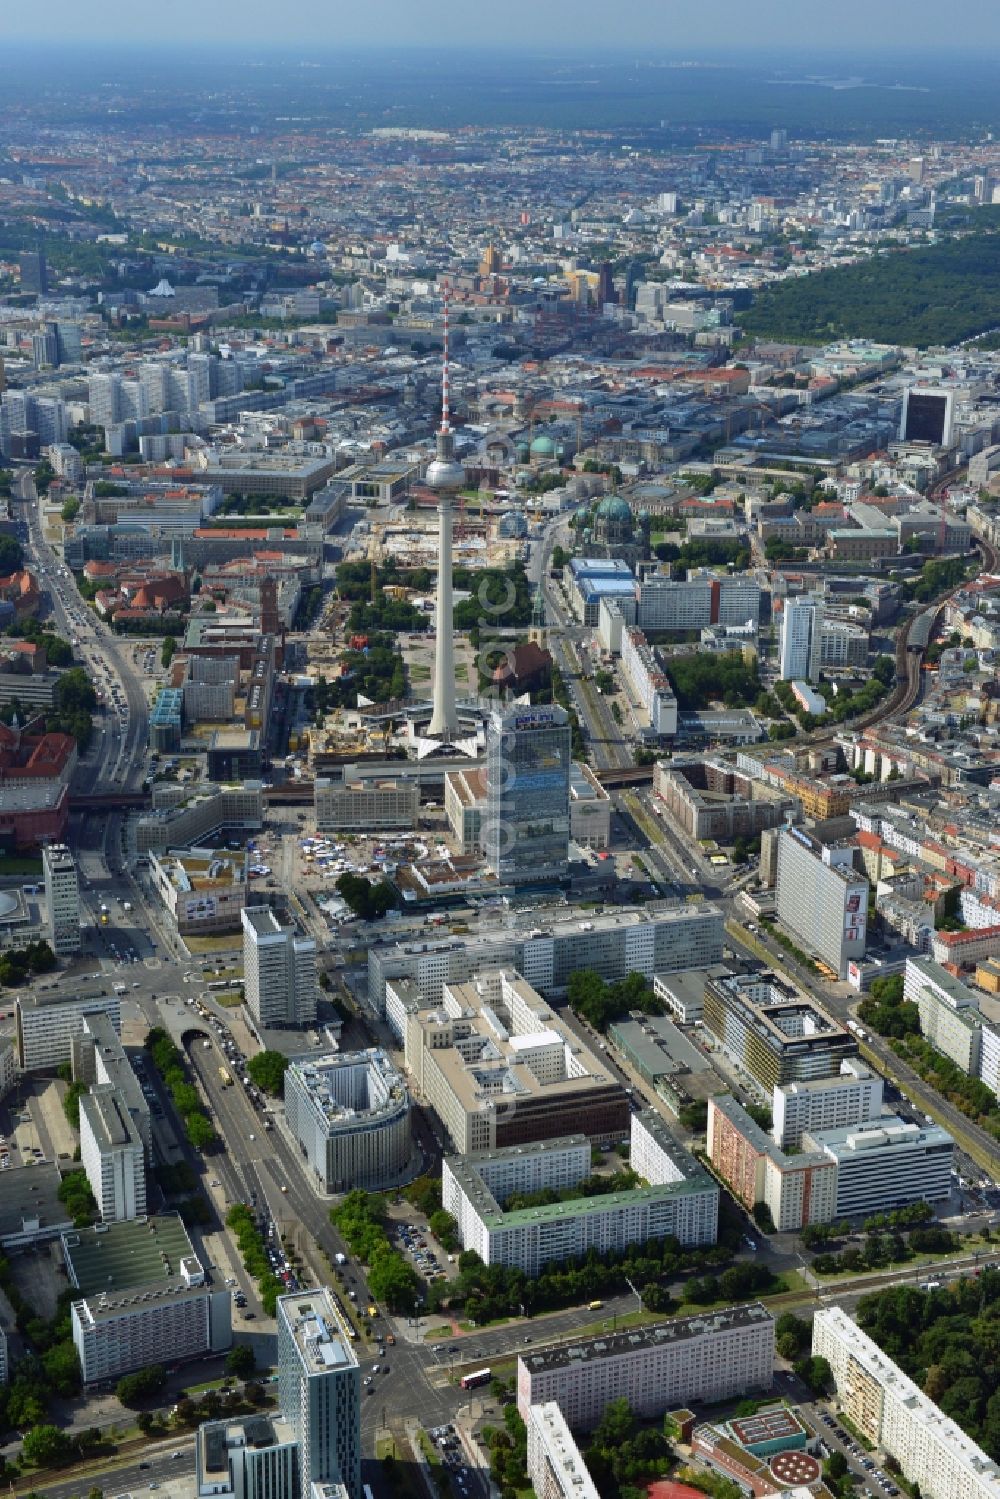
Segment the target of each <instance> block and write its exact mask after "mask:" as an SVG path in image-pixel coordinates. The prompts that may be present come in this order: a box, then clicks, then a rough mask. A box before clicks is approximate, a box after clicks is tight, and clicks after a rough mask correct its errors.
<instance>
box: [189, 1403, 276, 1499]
mask: <svg viewBox="0 0 1000 1499" xmlns="http://www.w3.org/2000/svg"><path fill="white" fill-rule="evenodd" d="M194 1492H195V1495H196V1499H299V1494H300V1489H299V1444H298V1442H297V1441H296V1439H295V1433H294V1431H293V1429H292V1427H291V1425H290V1423H289V1422H288V1421H286V1420H285V1418H284V1417H283V1416H280V1415H276V1414H272V1413H270V1412H267V1413H264V1412H261V1413H260V1414H259V1415H254V1416H238V1417H235V1418H234V1417H228V1418H227V1419H226V1420H223V1421H206V1422H205V1424H204V1425H203V1426H199V1428H198V1435H197V1437H196V1439H195V1487H194Z"/></svg>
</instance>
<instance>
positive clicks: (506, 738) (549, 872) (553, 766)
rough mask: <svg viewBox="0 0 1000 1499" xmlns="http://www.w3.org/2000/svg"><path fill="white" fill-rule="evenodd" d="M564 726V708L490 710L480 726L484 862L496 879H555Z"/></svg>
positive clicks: (565, 795)
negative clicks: (485, 722) (483, 755)
mask: <svg viewBox="0 0 1000 1499" xmlns="http://www.w3.org/2000/svg"><path fill="white" fill-rule="evenodd" d="M571 739H572V736H571V730H570V725H569V720H568V718H567V715H566V713H565V711H564V709H562V708H559V707H556V706H553V707H547V708H529V707H524V706H518V705H515V706H512V707H509V708H501V709H498V710H497V711H496V712H494V713H493V715H492V716H491V718H490V721H489V725H488V728H487V731H486V814H485V817H484V819H483V841H484V845H485V852H486V860H487V863H488V864H489V866H490V868H491V869H492V870H493V872H494V874H495V875H496V877H497V879H498V880H499V881H500V883H501V884H505V885H506V884H510V885H527V884H533V883H544V882H547V881H551V880H558V879H559V878H561V877H562V876H563V875H564V874H565V873H566V866H567V864H568V862H569V802H570V760H571Z"/></svg>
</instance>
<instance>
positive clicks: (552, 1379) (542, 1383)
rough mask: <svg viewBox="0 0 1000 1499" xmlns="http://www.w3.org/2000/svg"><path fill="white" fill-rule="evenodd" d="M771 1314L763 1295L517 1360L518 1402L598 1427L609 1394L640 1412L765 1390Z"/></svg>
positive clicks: (652, 1413)
mask: <svg viewBox="0 0 1000 1499" xmlns="http://www.w3.org/2000/svg"><path fill="white" fill-rule="evenodd" d="M773 1377H774V1318H773V1317H772V1316H771V1313H770V1312H769V1311H768V1310H767V1308H766V1307H763V1306H761V1305H760V1303H759V1302H755V1303H752V1304H751V1305H749V1306H737V1307H727V1308H726V1309H725V1310H724V1311H719V1312H706V1313H702V1314H700V1315H698V1316H694V1317H675V1318H673V1319H672V1320H671V1321H669V1322H659V1323H654V1324H653V1325H651V1326H649V1327H636V1328H628V1329H625V1330H623V1331H621V1332H617V1333H611V1334H610V1335H604V1336H602V1337H600V1338H589V1339H586V1340H581V1341H580V1342H579V1343H575V1344H574V1343H569V1344H565V1345H563V1346H561V1347H559V1348H549V1349H545V1350H544V1351H542V1352H539V1353H525V1354H522V1355H521V1356H520V1358H519V1359H518V1361H517V1408H518V1410H519V1411H520V1413H521V1416H522V1418H524V1419H525V1420H526V1419H527V1413H528V1411H529V1410H530V1408H531V1407H532V1406H538V1405H544V1404H546V1403H548V1402H549V1401H551V1402H553V1403H554V1404H555V1405H557V1406H558V1408H559V1410H560V1411H561V1412H562V1414H563V1416H564V1417H565V1420H566V1423H567V1425H568V1426H570V1427H572V1428H573V1429H574V1430H583V1431H586V1430H589V1429H590V1428H591V1427H593V1426H596V1425H597V1423H598V1421H600V1419H601V1417H602V1416H603V1414H604V1411H605V1408H606V1406H607V1405H608V1404H609V1402H610V1401H612V1400H617V1399H625V1400H627V1401H628V1403H629V1406H630V1407H631V1409H632V1411H633V1412H634V1414H635V1415H637V1416H638V1417H639V1418H640V1419H649V1418H651V1417H656V1416H661V1415H663V1413H664V1411H668V1410H671V1409H676V1408H677V1407H679V1406H691V1405H692V1404H699V1405H700V1404H706V1405H707V1404H712V1403H713V1402H714V1401H717V1400H731V1399H733V1398H735V1397H737V1396H741V1395H746V1394H749V1393H750V1392H751V1391H767V1390H769V1389H770V1388H771V1383H772V1380H773Z"/></svg>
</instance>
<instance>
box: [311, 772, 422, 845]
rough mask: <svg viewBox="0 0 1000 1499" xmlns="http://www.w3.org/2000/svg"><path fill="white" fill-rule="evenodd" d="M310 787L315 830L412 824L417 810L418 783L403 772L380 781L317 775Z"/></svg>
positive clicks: (341, 830)
mask: <svg viewBox="0 0 1000 1499" xmlns="http://www.w3.org/2000/svg"><path fill="white" fill-rule="evenodd" d="M313 785H314V791H313V806H314V809H315V813H316V831H317V832H319V833H345V832H346V833H350V832H368V831H371V830H373V829H375V828H414V827H416V825H417V818H418V816H419V814H420V786H419V784H418V782H417V781H415V780H410V779H408V778H406V777H405V776H400V777H399V778H398V779H395V780H393V779H390V778H388V777H387V778H386V779H385V780H381V781H367V780H360V779H359V780H356V781H344V782H339V781H337V782H335V781H332V780H331V779H330V778H329V777H328V776H317V777H316V780H315V782H314V783H313Z"/></svg>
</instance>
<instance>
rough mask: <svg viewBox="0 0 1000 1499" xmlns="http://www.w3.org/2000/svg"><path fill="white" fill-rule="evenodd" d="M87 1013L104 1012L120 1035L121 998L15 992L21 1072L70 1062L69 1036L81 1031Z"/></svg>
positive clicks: (40, 1069)
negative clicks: (16, 994)
mask: <svg viewBox="0 0 1000 1499" xmlns="http://www.w3.org/2000/svg"><path fill="white" fill-rule="evenodd" d="M87 1015H107V1017H108V1019H109V1020H110V1021H111V1024H112V1025H113V1026H114V1028H115V1031H116V1033H117V1034H118V1035H119V1036H120V1035H121V1031H122V1013H121V1001H120V1000H119V999H118V997H117V996H116V995H114V994H107V995H102V994H79V995H75V994H63V993H56V994H52V993H49V994H42V993H38V994H30V993H28V994H19V995H18V996H17V1051H18V1062H19V1065H20V1067H21V1071H22V1072H41V1071H47V1070H49V1069H50V1068H52V1069H54V1068H56V1067H59V1066H60V1065H61V1064H62V1063H63V1062H68V1061H70V1060H71V1057H72V1048H73V1039H74V1037H76V1036H79V1035H80V1033H81V1032H82V1030H83V1022H84V1017H85V1016H87Z"/></svg>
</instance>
